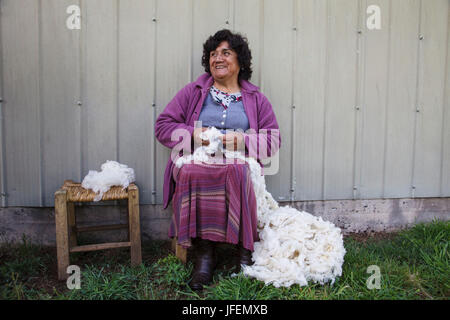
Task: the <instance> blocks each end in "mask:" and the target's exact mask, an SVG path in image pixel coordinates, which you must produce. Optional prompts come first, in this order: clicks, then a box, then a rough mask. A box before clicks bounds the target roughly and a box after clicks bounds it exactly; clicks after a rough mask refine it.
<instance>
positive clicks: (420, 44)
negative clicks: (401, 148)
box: [411, 0, 423, 198]
mask: <svg viewBox="0 0 450 320" xmlns="http://www.w3.org/2000/svg"><path fill="white" fill-rule="evenodd" d="M421 32H422V0H420V1H419V25H418V26H417V63H416V94H415V101H414V103H415V106H414V107H415V110H416V112H415V113H414V127H413V128H414V129H413V145H412V157H411V161H412V166H411V198H414V197H415V192H416V185H415V171H416V170H415V169H416V149H417V117H419V116H420V115H419V111H420V107H419V101H420V99H421V92H422V90H421V88H422V82H423V79H422V78H423V61H422V60H423V59H422V56H423V41H422V40H423V36H422V34H421Z"/></svg>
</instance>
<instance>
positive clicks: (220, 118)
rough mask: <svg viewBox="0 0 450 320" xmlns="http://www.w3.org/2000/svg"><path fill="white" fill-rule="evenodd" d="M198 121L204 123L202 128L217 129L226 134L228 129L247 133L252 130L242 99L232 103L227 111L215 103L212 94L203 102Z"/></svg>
mask: <svg viewBox="0 0 450 320" xmlns="http://www.w3.org/2000/svg"><path fill="white" fill-rule="evenodd" d="M198 120H199V121H202V127H216V128H217V129H219V130H220V131H221V132H222V133H225V130H226V129H234V130H236V129H242V130H243V131H244V132H245V131H247V130H248V129H249V128H250V125H249V122H248V117H247V114H246V113H245V109H244V104H243V103H242V99H239V100H237V101H236V100H235V101H231V102H230V104H229V107H228V108H226V109H225V108H224V107H223V106H222V105H221V104H220V103H218V102H216V101H214V99H213V97H212V95H211V93H209V94H208V96H207V97H206V99H205V102H203V107H202V111H201V112H200V117H199V118H198Z"/></svg>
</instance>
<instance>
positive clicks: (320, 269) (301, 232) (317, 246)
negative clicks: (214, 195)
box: [175, 128, 345, 287]
mask: <svg viewBox="0 0 450 320" xmlns="http://www.w3.org/2000/svg"><path fill="white" fill-rule="evenodd" d="M221 135H222V134H221V132H220V131H219V130H217V129H216V128H210V129H209V130H206V131H204V132H203V133H201V136H200V137H201V138H203V139H209V141H210V145H209V146H206V147H205V146H202V147H199V148H197V149H196V150H195V151H194V153H193V154H192V155H189V156H185V157H181V158H179V159H178V160H177V161H176V163H175V164H176V165H177V166H178V167H181V166H182V165H183V164H185V163H187V162H190V161H191V160H195V161H203V162H208V161H212V159H211V158H210V157H209V155H211V154H212V153H214V152H215V151H221V152H223V153H224V154H225V156H226V157H227V158H238V159H242V160H244V161H247V163H248V164H249V167H250V171H251V178H252V182H253V188H254V190H255V195H256V201H257V206H258V210H257V213H258V232H259V237H260V241H259V242H256V243H255V250H254V252H253V254H252V259H253V261H254V264H253V265H252V266H243V268H242V269H243V273H244V274H245V275H247V276H251V277H254V278H257V279H258V280H261V281H264V282H265V283H266V284H270V283H271V284H273V285H274V286H275V287H280V286H284V287H289V286H291V285H293V284H299V285H300V286H305V285H307V284H308V281H313V282H316V283H320V284H324V283H326V282H329V281H331V284H333V283H334V281H335V278H336V277H337V276H340V275H341V274H342V264H343V263H344V255H345V248H344V243H343V239H342V234H341V230H340V229H339V228H337V227H336V226H335V225H334V224H332V223H331V222H327V221H323V220H322V218H321V217H315V216H313V215H311V214H309V213H307V212H305V211H298V210H296V209H294V208H291V207H289V206H286V207H280V206H279V205H278V203H277V202H276V201H275V200H274V199H273V197H272V195H271V194H270V193H269V192H268V191H267V190H266V183H265V179H264V176H263V175H261V166H260V165H259V164H258V162H257V161H256V160H255V159H253V158H245V157H244V155H243V154H242V153H240V152H230V151H226V150H223V148H222V143H221V139H220V137H221ZM219 147H220V150H219Z"/></svg>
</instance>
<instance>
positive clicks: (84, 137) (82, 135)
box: [80, 0, 89, 182]
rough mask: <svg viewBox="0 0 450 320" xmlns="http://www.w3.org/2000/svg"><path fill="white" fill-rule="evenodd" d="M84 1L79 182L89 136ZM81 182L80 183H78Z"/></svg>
mask: <svg viewBox="0 0 450 320" xmlns="http://www.w3.org/2000/svg"><path fill="white" fill-rule="evenodd" d="M84 1H85V0H80V10H81V30H80V31H81V32H80V99H81V103H82V106H83V107H82V108H81V109H80V180H81V179H82V177H83V172H84V157H85V152H84V146H85V145H88V143H87V142H88V141H87V140H88V138H89V136H88V135H87V134H86V129H85V127H86V124H87V110H86V107H88V106H89V103H88V101H86V74H87V68H86V65H87V56H86V55H87V37H85V35H86V32H87V26H88V23H87V6H86V5H85V2H84ZM80 182H81V181H80Z"/></svg>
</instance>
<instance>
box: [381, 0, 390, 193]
mask: <svg viewBox="0 0 450 320" xmlns="http://www.w3.org/2000/svg"><path fill="white" fill-rule="evenodd" d="M388 26H389V29H388V30H389V32H388V43H387V65H386V68H387V72H386V100H385V104H384V117H385V119H384V139H383V140H384V142H383V143H384V146H383V170H382V172H383V173H382V174H383V178H382V187H381V188H382V190H381V195H382V198H385V195H386V156H387V138H388V135H387V133H388V125H389V117H388V112H387V111H388V106H389V91H390V82H391V81H390V80H391V77H390V72H391V40H392V39H391V38H392V1H389V15H388Z"/></svg>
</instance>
